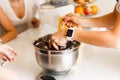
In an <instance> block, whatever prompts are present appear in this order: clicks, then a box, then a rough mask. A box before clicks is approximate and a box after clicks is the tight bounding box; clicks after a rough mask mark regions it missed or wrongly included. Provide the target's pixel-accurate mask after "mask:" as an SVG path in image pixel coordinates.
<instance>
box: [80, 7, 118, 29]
mask: <svg viewBox="0 0 120 80" xmlns="http://www.w3.org/2000/svg"><path fill="white" fill-rule="evenodd" d="M116 18H117V15H116V9H115V10H114V11H113V12H111V13H109V14H106V15H103V16H100V17H96V18H81V21H80V23H79V24H80V25H81V26H83V27H107V28H110V27H113V25H114V23H115V21H116Z"/></svg>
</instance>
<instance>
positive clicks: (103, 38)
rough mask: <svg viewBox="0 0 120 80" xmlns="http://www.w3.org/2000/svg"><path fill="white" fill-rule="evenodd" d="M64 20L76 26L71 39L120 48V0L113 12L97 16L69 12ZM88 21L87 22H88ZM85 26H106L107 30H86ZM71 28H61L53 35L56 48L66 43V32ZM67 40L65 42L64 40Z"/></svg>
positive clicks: (69, 24) (68, 24) (67, 23)
mask: <svg viewBox="0 0 120 80" xmlns="http://www.w3.org/2000/svg"><path fill="white" fill-rule="evenodd" d="M63 21H64V22H65V23H66V25H67V26H69V27H70V26H76V27H74V30H71V31H73V32H72V33H73V34H72V35H71V39H72V40H77V41H80V42H85V43H88V44H92V45H96V46H102V47H107V48H120V1H117V3H116V6H115V8H114V10H113V12H111V13H109V14H106V15H103V16H101V17H96V18H81V16H79V15H76V14H67V15H66V16H65V17H64V19H63ZM86 23H87V24H86ZM83 26H87V27H88V26H90V27H92V26H96V27H98V28H100V27H106V28H108V30H106V31H86V30H84V29H82V27H83ZM69 31H70V30H69V29H66V30H61V31H59V32H56V33H54V34H53V35H52V42H53V45H54V47H55V48H56V49H58V47H57V45H63V46H64V45H65V42H66V41H67V38H66V34H67V32H69ZM63 41H65V42H63Z"/></svg>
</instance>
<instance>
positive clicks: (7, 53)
mask: <svg viewBox="0 0 120 80" xmlns="http://www.w3.org/2000/svg"><path fill="white" fill-rule="evenodd" d="M0 54H1V56H0V57H1V59H2V60H4V61H9V62H14V60H15V57H16V56H17V53H16V51H15V50H14V49H12V48H11V47H9V46H6V45H1V46H0Z"/></svg>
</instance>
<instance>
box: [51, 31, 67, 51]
mask: <svg viewBox="0 0 120 80" xmlns="http://www.w3.org/2000/svg"><path fill="white" fill-rule="evenodd" d="M66 31H67V30H65V29H64V30H60V31H58V32H56V33H53V34H52V40H51V43H52V45H53V47H54V48H55V49H56V50H59V47H58V46H66V42H67V38H66Z"/></svg>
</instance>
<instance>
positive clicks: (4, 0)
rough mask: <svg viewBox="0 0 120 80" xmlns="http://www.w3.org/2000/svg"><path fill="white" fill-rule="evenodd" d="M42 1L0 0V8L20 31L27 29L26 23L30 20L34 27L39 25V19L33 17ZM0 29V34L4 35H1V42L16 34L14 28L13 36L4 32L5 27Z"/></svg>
mask: <svg viewBox="0 0 120 80" xmlns="http://www.w3.org/2000/svg"><path fill="white" fill-rule="evenodd" d="M44 2H45V1H44V0H0V6H1V8H2V12H3V13H5V14H6V16H8V17H9V19H10V20H11V21H12V23H13V25H15V29H16V30H17V33H21V32H23V31H24V30H26V29H27V23H28V22H30V21H31V22H32V24H33V26H34V27H38V26H39V19H37V18H36V17H35V14H36V10H37V7H38V6H39V5H41V4H42V3H44ZM0 18H1V21H2V19H3V16H1V17H0ZM6 21H7V20H6ZM2 27H3V25H2ZM1 29H2V30H0V31H2V32H1V35H3V34H4V36H2V38H1V39H2V42H3V43H5V42H7V41H9V40H12V39H13V38H15V37H16V35H17V33H16V32H15V30H14V32H15V34H14V35H13V36H14V37H12V38H10V36H9V35H10V34H9V33H6V29H7V28H6V29H3V28H1ZM5 37H7V38H5Z"/></svg>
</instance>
